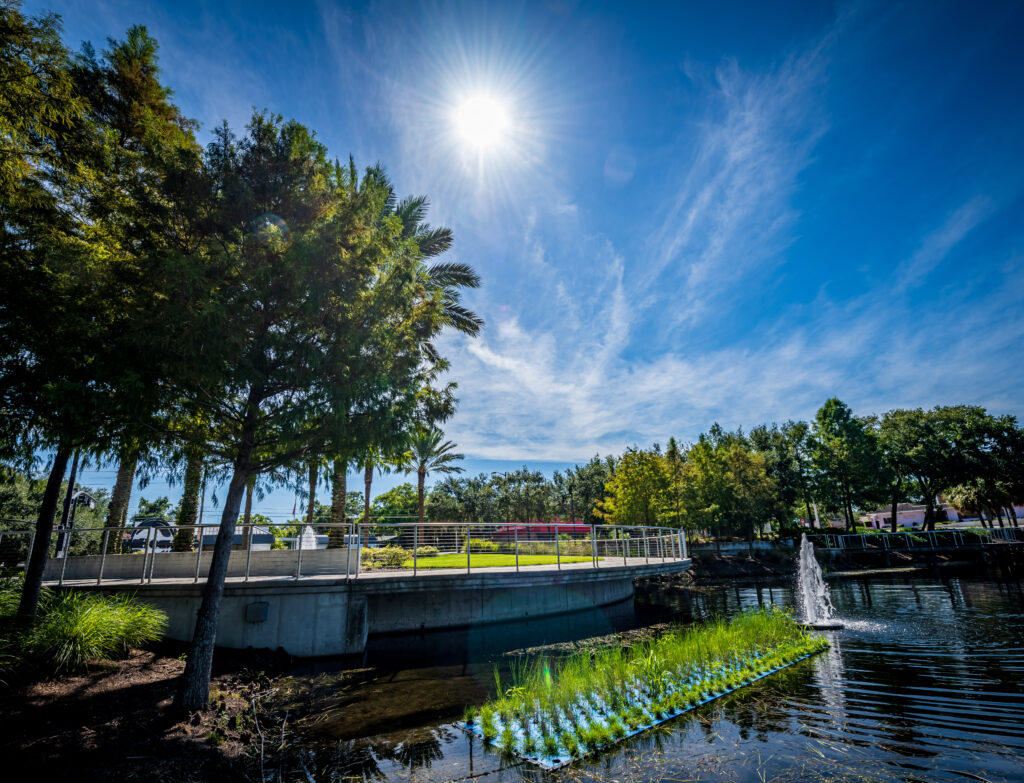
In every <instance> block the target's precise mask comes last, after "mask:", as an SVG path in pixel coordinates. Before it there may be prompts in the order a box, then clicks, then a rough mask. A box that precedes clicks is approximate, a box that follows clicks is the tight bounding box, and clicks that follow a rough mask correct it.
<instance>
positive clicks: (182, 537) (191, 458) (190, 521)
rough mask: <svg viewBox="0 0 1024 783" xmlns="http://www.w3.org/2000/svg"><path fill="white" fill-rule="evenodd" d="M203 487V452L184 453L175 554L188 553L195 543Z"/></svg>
mask: <svg viewBox="0 0 1024 783" xmlns="http://www.w3.org/2000/svg"><path fill="white" fill-rule="evenodd" d="M202 485H203V452H202V451H200V450H199V449H197V448H189V449H187V450H186V451H185V487H184V490H183V492H182V495H181V505H180V506H179V507H178V518H177V519H176V520H174V524H175V525H176V526H177V528H178V529H177V530H176V531H175V533H174V540H173V541H171V549H172V550H174V551H175V552H189V551H191V550H192V544H193V542H194V541H195V526H196V518H197V517H198V516H199V492H200V490H201V489H202Z"/></svg>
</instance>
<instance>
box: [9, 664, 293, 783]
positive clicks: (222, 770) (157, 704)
mask: <svg viewBox="0 0 1024 783" xmlns="http://www.w3.org/2000/svg"><path fill="white" fill-rule="evenodd" d="M181 649H183V648H181ZM179 655H180V649H179V646H176V645H166V646H165V645H160V646H159V647H157V648H155V649H153V650H133V651H132V652H131V654H130V655H129V657H127V658H126V659H124V660H119V661H103V662H97V663H96V664H94V665H93V666H92V667H91V668H90V670H89V671H87V672H86V673H84V674H79V675H72V676H65V677H60V678H56V679H37V680H31V679H27V681H23V682H21V683H20V684H19V683H13V684H10V685H8V687H6V688H4V689H2V690H0V754H2V757H3V758H5V759H9V760H11V761H12V762H14V764H15V766H16V769H18V770H20V771H23V772H29V771H30V772H32V773H33V774H32V776H33V778H35V779H38V780H60V779H67V780H74V781H76V783H77V782H78V781H110V780H123V781H131V780H148V781H153V780H159V781H171V782H172V783H178V782H179V781H206V780H214V779H216V780H257V779H259V771H258V770H259V757H258V756H259V745H260V742H259V732H258V731H257V725H258V724H257V722H256V721H257V719H256V718H254V714H253V713H254V710H253V700H254V698H255V699H256V702H257V705H258V704H259V696H260V693H261V691H262V690H265V689H266V688H267V686H268V685H269V680H268V679H267V676H266V675H265V674H263V673H262V671H259V670H257V669H254V668H252V665H253V664H254V663H255V664H256V665H257V666H260V665H270V666H271V667H272V666H273V664H274V661H273V656H270V655H264V656H262V659H261V656H260V655H259V654H248V655H246V656H244V657H238V656H235V657H228V656H221V657H222V658H224V660H222V661H219V662H216V663H215V667H216V668H215V671H214V677H213V682H212V686H213V687H212V691H211V697H212V698H211V708H210V709H209V710H208V711H206V712H203V713H196V714H193V715H182V714H180V713H178V712H176V711H175V710H173V709H172V700H173V698H174V694H175V689H176V687H177V684H178V678H179V676H180V675H181V673H182V671H183V670H184V668H185V663H184V660H183V659H182V658H181V657H179ZM258 720H259V721H261V722H263V723H266V724H268V725H259V728H260V730H262V731H263V732H264V733H266V732H268V731H272V730H273V731H276V730H277V729H276V727H274V726H271V725H269V724H271V723H273V721H274V719H273V718H268V717H265V716H263V715H260V716H259V718H258ZM8 771H10V770H8ZM5 777H6V775H5Z"/></svg>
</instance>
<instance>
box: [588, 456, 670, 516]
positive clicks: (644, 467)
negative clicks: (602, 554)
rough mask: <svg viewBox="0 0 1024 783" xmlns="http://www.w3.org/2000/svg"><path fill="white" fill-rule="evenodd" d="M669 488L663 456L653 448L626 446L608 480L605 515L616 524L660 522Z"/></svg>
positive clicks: (604, 504) (667, 498)
mask: <svg viewBox="0 0 1024 783" xmlns="http://www.w3.org/2000/svg"><path fill="white" fill-rule="evenodd" d="M668 492H669V479H668V475H667V474H666V471H665V465H664V460H663V459H662V458H661V457H660V456H659V455H657V454H655V453H654V452H653V451H643V450H641V449H637V448H629V449H626V452H625V454H623V455H622V457H621V458H620V459H619V460H618V461H617V463H616V466H615V473H613V474H612V476H611V478H609V479H608V482H607V483H606V484H605V499H604V503H603V504H602V506H603V512H604V515H605V518H606V519H608V520H610V521H611V522H613V523H614V524H617V525H654V524H657V522H658V519H659V516H660V515H661V514H662V513H663V512H664V510H665V508H666V506H667V505H668V502H669V497H668Z"/></svg>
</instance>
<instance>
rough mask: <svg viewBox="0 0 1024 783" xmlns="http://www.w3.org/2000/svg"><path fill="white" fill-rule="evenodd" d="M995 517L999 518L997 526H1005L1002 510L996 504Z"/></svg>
mask: <svg viewBox="0 0 1024 783" xmlns="http://www.w3.org/2000/svg"><path fill="white" fill-rule="evenodd" d="M996 519H998V520H999V527H1006V525H1004V524H1003V512H1002V511H1001V510H1000V508H999V507H998V506H996Z"/></svg>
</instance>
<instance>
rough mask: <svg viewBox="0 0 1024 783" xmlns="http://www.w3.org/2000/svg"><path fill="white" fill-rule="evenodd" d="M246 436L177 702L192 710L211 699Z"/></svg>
mask: <svg viewBox="0 0 1024 783" xmlns="http://www.w3.org/2000/svg"><path fill="white" fill-rule="evenodd" d="M243 438H244V440H243V444H244V445H243V446H241V447H240V449H239V455H238V458H237V460H236V461H235V468H234V474H233V475H232V476H231V484H230V485H229V486H228V496H227V498H226V500H225V501H224V512H223V513H222V514H221V518H220V529H219V530H218V531H217V543H216V544H215V545H214V548H213V558H212V559H211V560H210V571H209V573H208V574H207V577H206V584H205V585H204V586H203V602H202V604H201V605H200V607H199V613H198V615H197V616H196V626H195V631H194V632H193V634H192V646H191V648H190V649H189V653H188V661H187V663H186V664H185V673H184V675H183V677H182V681H181V687H180V688H179V690H178V694H177V697H176V699H175V704H176V705H177V706H178V707H179V708H181V709H184V710H187V711H189V712H195V711H196V710H201V709H204V708H205V707H206V706H207V705H208V704H209V701H210V670H211V668H212V667H213V645H214V642H215V640H216V638H217V620H218V617H219V615H220V604H221V599H222V598H223V596H224V580H225V578H226V577H227V573H228V559H229V558H230V557H231V546H232V544H233V543H234V540H235V527H236V525H237V523H238V509H239V507H240V506H241V505H242V495H243V494H245V485H246V482H247V481H248V479H249V460H250V458H251V456H252V449H253V447H252V433H251V432H250V433H246V434H245V435H244V436H243Z"/></svg>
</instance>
